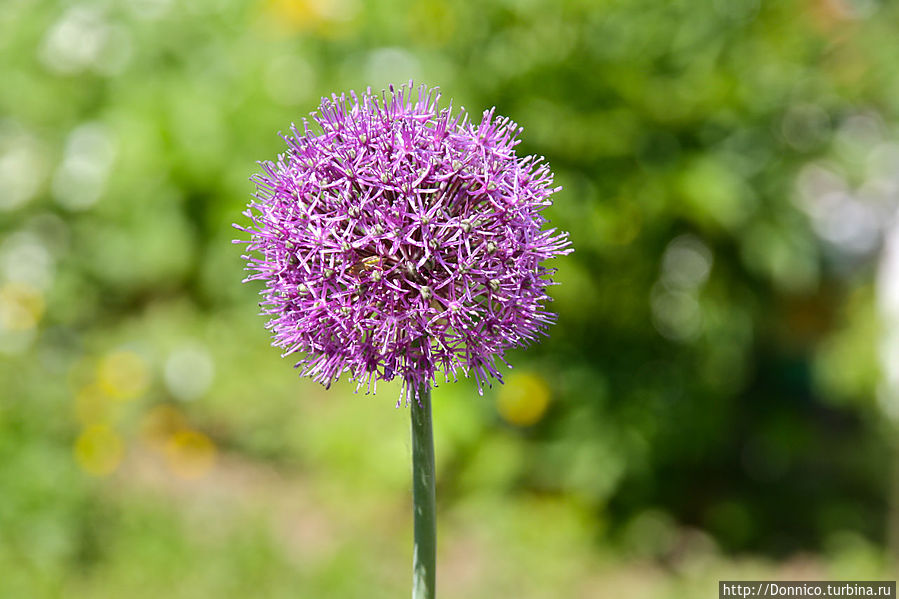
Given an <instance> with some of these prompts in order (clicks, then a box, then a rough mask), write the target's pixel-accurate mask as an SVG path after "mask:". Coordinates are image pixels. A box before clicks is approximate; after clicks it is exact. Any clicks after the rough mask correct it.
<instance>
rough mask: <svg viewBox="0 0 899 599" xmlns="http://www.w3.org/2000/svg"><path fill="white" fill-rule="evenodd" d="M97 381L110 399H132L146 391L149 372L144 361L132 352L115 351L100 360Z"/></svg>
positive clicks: (148, 382)
mask: <svg viewBox="0 0 899 599" xmlns="http://www.w3.org/2000/svg"><path fill="white" fill-rule="evenodd" d="M97 381H98V382H99V384H100V387H101V388H102V389H103V391H104V392H106V393H107V394H109V396H110V397H114V398H116V399H121V400H128V399H134V398H135V397H139V396H140V395H142V394H143V393H144V392H145V391H146V390H147V387H148V386H149V384H150V370H149V368H148V367H147V363H146V362H145V361H144V359H143V358H141V357H140V356H139V355H137V354H136V353H134V352H133V351H127V350H120V351H115V352H112V353H110V354H108V355H106V356H105V357H104V358H103V359H102V360H100V364H99V365H98V366H97Z"/></svg>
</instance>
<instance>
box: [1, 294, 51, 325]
mask: <svg viewBox="0 0 899 599" xmlns="http://www.w3.org/2000/svg"><path fill="white" fill-rule="evenodd" d="M43 315H44V296H43V295H41V292H40V291H38V290H37V289H35V288H34V287H32V286H31V285H27V284H25V283H8V284H6V285H4V286H3V287H0V329H3V330H7V331H27V330H29V329H33V328H34V327H35V326H37V323H38V322H39V321H40V319H41V316H43Z"/></svg>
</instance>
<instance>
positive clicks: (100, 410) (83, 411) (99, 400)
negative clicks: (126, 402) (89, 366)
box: [75, 383, 113, 426]
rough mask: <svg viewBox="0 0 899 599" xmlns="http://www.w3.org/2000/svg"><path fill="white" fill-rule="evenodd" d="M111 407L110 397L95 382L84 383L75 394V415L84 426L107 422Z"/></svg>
mask: <svg viewBox="0 0 899 599" xmlns="http://www.w3.org/2000/svg"><path fill="white" fill-rule="evenodd" d="M112 408H113V406H112V405H111V402H110V397H109V396H108V395H107V394H106V393H104V392H103V389H102V388H101V387H100V385H98V384H96V383H91V384H89V385H85V386H84V387H83V388H82V389H81V390H80V391H78V393H77V394H76V395H75V416H76V417H77V418H78V420H79V421H80V422H81V424H83V425H85V426H87V425H91V424H99V423H103V422H107V421H108V420H109V419H110V417H111V416H112Z"/></svg>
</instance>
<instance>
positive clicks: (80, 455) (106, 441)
mask: <svg viewBox="0 0 899 599" xmlns="http://www.w3.org/2000/svg"><path fill="white" fill-rule="evenodd" d="M124 454H125V444H124V443H123V442H122V438H121V437H120V436H119V435H118V433H116V432H115V431H114V430H112V428H110V427H109V426H108V425H106V424H94V425H91V426H88V427H87V428H85V429H84V431H82V433H81V435H79V436H78V439H77V440H76V441H75V459H76V460H77V461H78V465H79V466H80V467H81V469H82V470H84V471H85V472H87V473H88V474H92V475H94V476H106V475H108V474H111V473H113V472H114V471H115V469H116V468H118V467H119V464H120V463H121V462H122V457H123V456H124Z"/></svg>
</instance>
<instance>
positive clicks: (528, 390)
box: [496, 373, 550, 426]
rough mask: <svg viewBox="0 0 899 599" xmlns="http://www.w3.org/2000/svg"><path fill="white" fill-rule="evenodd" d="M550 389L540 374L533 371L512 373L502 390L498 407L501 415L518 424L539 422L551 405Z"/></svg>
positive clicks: (498, 399) (527, 424) (509, 421)
mask: <svg viewBox="0 0 899 599" xmlns="http://www.w3.org/2000/svg"><path fill="white" fill-rule="evenodd" d="M549 399H550V390H549V386H548V385H547V384H546V381H544V380H543V379H542V378H541V377H540V376H538V375H536V374H532V373H521V374H517V375H512V376H511V377H509V379H508V380H507V381H506V384H504V385H503V386H502V387H501V388H500V390H499V397H498V398H497V402H496V407H497V410H498V411H499V414H500V416H502V418H503V419H504V420H505V421H506V422H508V423H510V424H514V425H516V426H530V425H532V424H535V423H536V422H538V421H539V420H540V419H541V418H542V417H543V414H544V413H546V408H547V407H548V406H549Z"/></svg>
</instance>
